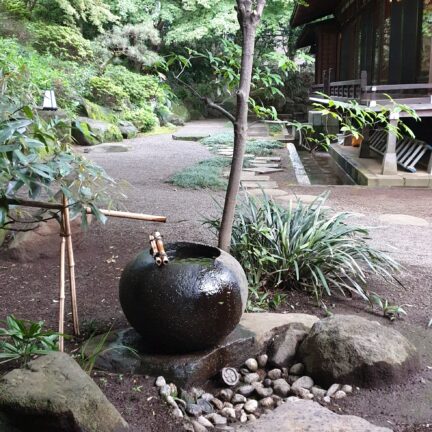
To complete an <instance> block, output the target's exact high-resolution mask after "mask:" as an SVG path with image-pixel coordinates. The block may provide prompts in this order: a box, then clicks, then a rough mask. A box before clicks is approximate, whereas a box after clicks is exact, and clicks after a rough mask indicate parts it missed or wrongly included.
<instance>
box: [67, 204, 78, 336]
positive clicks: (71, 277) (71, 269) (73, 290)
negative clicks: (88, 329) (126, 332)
mask: <svg viewBox="0 0 432 432" xmlns="http://www.w3.org/2000/svg"><path fill="white" fill-rule="evenodd" d="M63 205H64V234H65V236H66V247H67V256H68V270H69V285H70V295H71V305H72V321H73V329H74V334H75V336H79V334H80V328H79V319H78V305H77V295H76V283H75V257H74V251H73V242H72V232H71V226H70V215H69V208H68V201H67V198H66V197H65V196H64V195H63Z"/></svg>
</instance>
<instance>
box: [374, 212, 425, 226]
mask: <svg viewBox="0 0 432 432" xmlns="http://www.w3.org/2000/svg"><path fill="white" fill-rule="evenodd" d="M379 220H380V222H385V223H388V224H391V225H412V226H429V222H428V221H427V220H426V219H422V218H419V217H416V216H410V215H404V214H391V213H390V214H383V215H381V216H380V217H379Z"/></svg>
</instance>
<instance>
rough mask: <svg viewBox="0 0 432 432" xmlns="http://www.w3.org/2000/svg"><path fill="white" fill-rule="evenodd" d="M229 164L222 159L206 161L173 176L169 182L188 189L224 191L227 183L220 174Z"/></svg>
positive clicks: (225, 159)
mask: <svg viewBox="0 0 432 432" xmlns="http://www.w3.org/2000/svg"><path fill="white" fill-rule="evenodd" d="M230 162H231V161H230V160H229V159H228V158H224V157H216V158H212V159H207V160H204V161H201V162H199V163H197V164H196V165H193V166H191V167H188V168H185V169H184V170H182V171H180V172H178V173H177V174H174V176H172V177H171V179H170V180H169V182H170V183H172V184H174V185H176V186H179V187H182V188H189V189H212V190H220V189H225V188H226V187H227V184H228V182H227V180H226V179H225V178H223V176H222V172H223V169H224V168H226V167H228V166H229V165H230Z"/></svg>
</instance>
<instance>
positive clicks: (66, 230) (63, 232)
mask: <svg viewBox="0 0 432 432" xmlns="http://www.w3.org/2000/svg"><path fill="white" fill-rule="evenodd" d="M6 202H7V204H9V205H12V206H22V207H33V208H42V209H49V210H60V215H61V218H60V274H59V288H60V290H59V314H58V318H59V325H58V329H59V330H58V331H59V333H60V337H59V350H60V351H62V352H63V351H64V321H65V320H64V315H65V297H66V296H65V286H66V252H67V257H68V273H69V285H70V296H71V306H72V320H73V330H74V334H75V336H78V335H79V334H80V328H79V319H78V304H77V295H76V280H75V257H74V251H73V242H72V230H71V224H70V214H69V204H68V201H67V199H66V197H65V196H64V195H63V198H62V202H61V204H60V203H47V202H43V201H29V200H24V199H18V198H14V199H9V198H7V199H6ZM99 210H100V212H101V213H102V214H104V215H105V216H109V217H117V218H122V219H131V220H137V221H146V222H162V223H164V222H166V217H165V216H155V215H149V214H143V213H131V212H124V211H116V210H105V209H99ZM86 213H87V214H92V211H91V209H90V208H87V209H86Z"/></svg>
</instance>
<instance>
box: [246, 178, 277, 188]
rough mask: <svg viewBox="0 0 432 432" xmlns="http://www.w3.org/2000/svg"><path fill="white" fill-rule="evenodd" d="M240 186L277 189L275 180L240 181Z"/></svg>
mask: <svg viewBox="0 0 432 432" xmlns="http://www.w3.org/2000/svg"><path fill="white" fill-rule="evenodd" d="M242 186H243V187H244V188H246V189H259V188H262V189H277V187H278V184H277V183H276V182H275V181H249V180H246V181H242Z"/></svg>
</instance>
